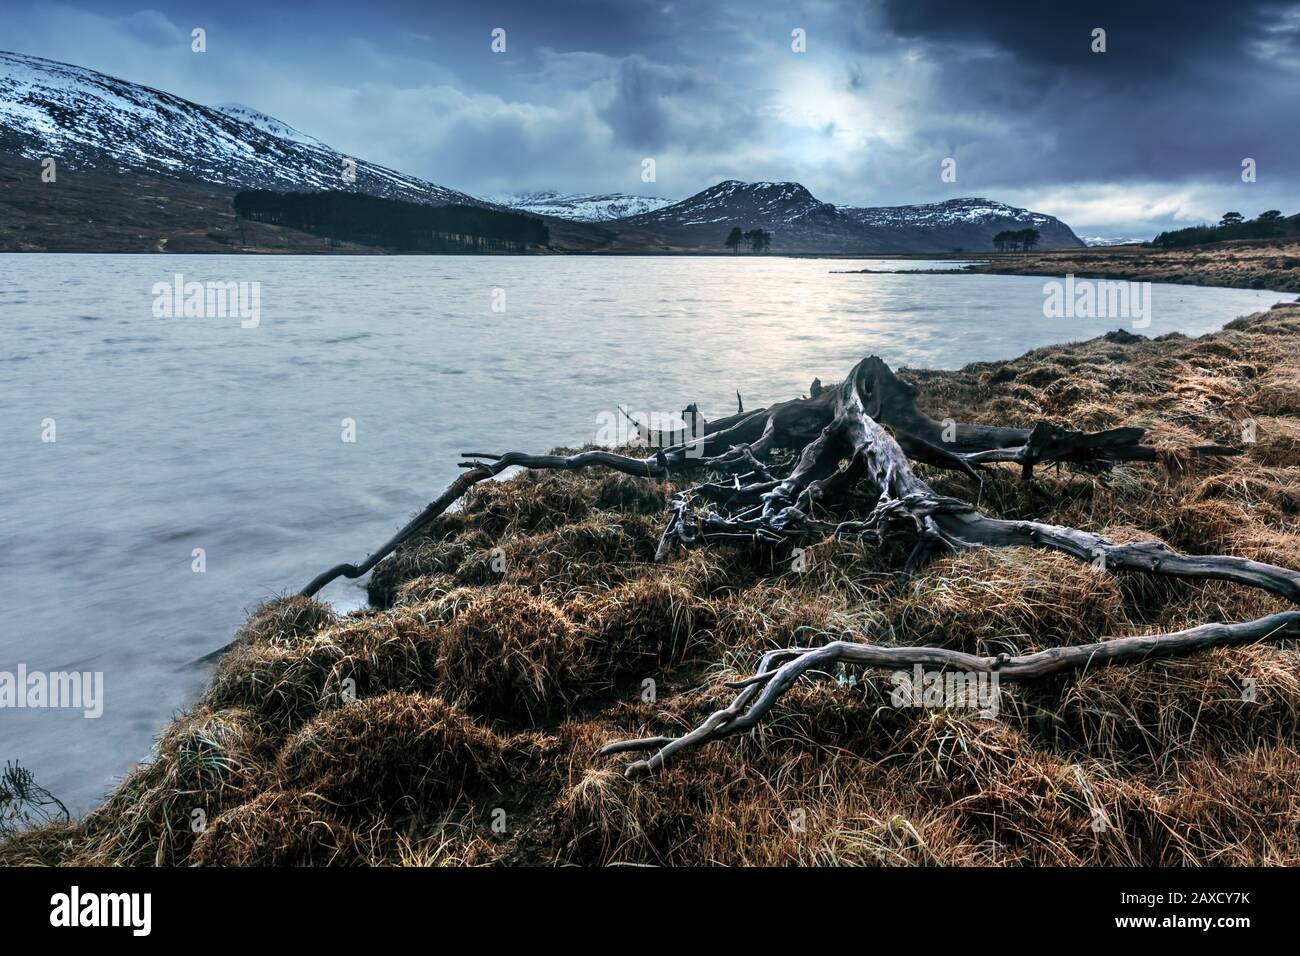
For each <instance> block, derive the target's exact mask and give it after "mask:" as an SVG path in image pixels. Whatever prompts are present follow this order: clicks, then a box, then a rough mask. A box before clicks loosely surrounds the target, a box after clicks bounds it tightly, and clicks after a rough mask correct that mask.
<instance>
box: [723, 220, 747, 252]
mask: <svg viewBox="0 0 1300 956" xmlns="http://www.w3.org/2000/svg"><path fill="white" fill-rule="evenodd" d="M744 238H745V236H744V234H743V233H742V232H741V231H740V227H739V226H732V227H731V232H729V233H727V241H726V243H725V245H726V247H727V248H728V249H730V250H731V251H732V252H736V251H737V250H738V249H739V248H740V243H741V242H742V241H743V240H744Z"/></svg>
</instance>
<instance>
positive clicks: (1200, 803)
mask: <svg viewBox="0 0 1300 956" xmlns="http://www.w3.org/2000/svg"><path fill="white" fill-rule="evenodd" d="M1178 786H1179V789H1178V790H1177V791H1176V792H1175V793H1174V794H1173V795H1172V796H1171V797H1170V799H1169V800H1168V801H1167V810H1168V813H1169V815H1170V816H1171V817H1172V821H1173V825H1172V827H1171V829H1172V831H1173V838H1174V849H1175V851H1176V852H1177V853H1178V854H1179V856H1180V859H1179V862H1181V863H1185V864H1189V865H1197V866H1204V865H1207V864H1208V865H1212V866H1297V865H1300V810H1297V806H1300V754H1298V753H1296V751H1295V750H1294V749H1293V748H1292V747H1290V746H1288V745H1285V744H1277V743H1273V744H1265V745H1261V746H1259V747H1257V748H1254V749H1250V750H1246V751H1244V752H1242V753H1239V754H1235V755H1233V756H1231V757H1229V758H1228V759H1226V760H1224V759H1222V758H1221V757H1219V756H1218V755H1215V754H1205V755H1202V756H1200V757H1197V758H1195V759H1190V760H1188V761H1186V762H1185V763H1184V764H1182V765H1181V766H1180V767H1179V773H1178Z"/></svg>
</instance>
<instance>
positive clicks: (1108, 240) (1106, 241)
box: [1083, 236, 1151, 246]
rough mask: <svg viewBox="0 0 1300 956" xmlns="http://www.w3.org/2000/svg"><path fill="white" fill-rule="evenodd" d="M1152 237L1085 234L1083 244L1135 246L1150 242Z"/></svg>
mask: <svg viewBox="0 0 1300 956" xmlns="http://www.w3.org/2000/svg"><path fill="white" fill-rule="evenodd" d="M1150 241H1151V240H1150V239H1137V238H1134V237H1133V236H1084V237H1083V244H1084V245H1085V246H1134V245H1140V244H1141V243H1144V242H1150Z"/></svg>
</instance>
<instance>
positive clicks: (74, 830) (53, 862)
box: [0, 821, 86, 867]
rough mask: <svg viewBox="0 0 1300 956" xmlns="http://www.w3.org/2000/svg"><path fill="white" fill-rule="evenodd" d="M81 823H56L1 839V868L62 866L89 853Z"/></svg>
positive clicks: (11, 834)
mask: <svg viewBox="0 0 1300 956" xmlns="http://www.w3.org/2000/svg"><path fill="white" fill-rule="evenodd" d="M85 843H86V836H85V833H84V832H83V828H82V826H81V824H80V823H71V822H62V821H60V822H56V823H46V824H44V825H43V826H39V827H32V828H31V829H27V830H19V831H18V832H17V833H10V834H7V835H6V836H5V837H4V839H3V840H0V867H11V866H58V865H60V864H61V863H66V862H72V861H74V860H75V859H76V858H77V857H78V856H79V855H81V854H82V853H84V852H85V849H84V848H85Z"/></svg>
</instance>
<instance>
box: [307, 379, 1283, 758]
mask: <svg viewBox="0 0 1300 956" xmlns="http://www.w3.org/2000/svg"><path fill="white" fill-rule="evenodd" d="M915 396H916V390H915V389H914V388H913V387H912V386H911V385H909V384H908V383H906V382H903V381H902V380H901V379H899V378H898V377H897V376H895V375H894V373H893V372H892V371H891V370H890V369H889V367H888V366H887V365H886V364H885V363H884V362H883V361H881V360H880V359H878V358H875V357H874V356H873V357H870V358H867V359H864V360H863V361H861V362H859V363H858V365H857V366H855V367H854V369H853V371H852V372H851V373H850V374H849V376H848V378H846V379H845V380H844V382H843V383H841V384H840V385H839V386H838V387H836V388H824V387H823V386H822V385H821V382H820V380H817V381H814V382H813V385H812V388H811V389H810V392H809V395H808V397H806V398H798V399H792V400H790V401H786V402H781V403H779V404H776V405H773V406H771V407H769V408H760V409H756V410H754V411H750V412H745V411H743V410H741V411H738V412H737V413H736V414H734V415H731V416H728V417H726V418H722V419H718V420H716V421H712V422H707V423H705V424H704V426H703V428H702V429H700V431H701V432H702V435H701V436H699V437H695V438H693V439H692V440H690V441H687V442H683V443H680V444H677V445H672V446H669V447H666V448H660V449H657V450H655V451H654V453H653V454H651V455H649V456H648V457H645V458H634V457H630V456H626V455H621V454H617V453H615V452H610V451H599V450H597V451H583V452H578V453H577V454H573V455H528V454H523V453H520V452H510V453H507V454H503V455H497V454H487V453H469V454H467V455H466V458H467V459H469V460H467V461H464V462H462V463H461V466H462V467H464V468H466V469H468V470H467V471H465V472H464V473H462V474H461V476H460V477H459V478H458V479H457V480H456V481H455V482H453V483H452V485H451V486H450V487H449V488H448V489H447V490H446V491H445V492H444V493H443V494H442V495H441V496H439V498H438V499H437V500H436V501H434V502H433V503H431V504H430V505H429V506H428V508H426V509H425V511H424V512H422V513H421V514H420V515H419V516H417V517H416V518H415V519H414V520H413V521H412V522H411V523H410V524H408V525H407V526H406V527H405V528H403V529H402V531H400V532H398V534H397V535H395V536H394V537H393V538H392V539H391V540H390V541H389V542H387V543H386V544H385V545H384V547H383V548H381V549H380V550H379V551H377V552H375V554H373V555H371V557H370V558H369V559H368V560H367V561H366V562H365V563H363V564H361V565H350V564H343V565H338V566H337V567H335V568H332V569H330V570H329V571H327V572H325V573H324V574H321V575H319V576H318V577H317V578H315V579H314V580H313V581H312V582H311V583H310V584H309V585H308V586H307V587H306V588H305V589H304V590H303V592H302V593H303V594H306V595H311V594H315V593H316V592H317V591H318V590H319V589H320V588H321V587H323V586H324V585H325V584H327V583H328V582H329V581H331V580H333V579H334V578H336V577H339V576H345V577H358V576H360V575H361V574H364V573H366V572H367V571H369V570H370V569H371V568H373V567H374V566H375V564H377V563H378V562H379V561H380V560H381V559H382V558H383V557H385V556H386V555H387V554H389V553H391V552H392V551H394V550H396V548H397V547H398V546H399V545H400V544H401V543H402V542H403V541H405V540H406V539H408V538H409V537H411V536H412V535H414V534H415V533H416V532H418V531H419V530H420V529H421V528H423V527H425V526H426V525H427V524H428V523H429V522H430V521H431V520H432V519H433V518H435V517H437V515H439V514H442V513H443V512H444V511H446V510H447V509H448V508H449V507H451V505H452V504H453V503H454V502H455V501H456V500H458V499H459V498H460V497H461V496H462V495H463V494H464V493H465V492H466V491H468V490H469V488H470V487H472V486H473V485H474V484H476V483H477V482H479V481H482V480H485V479H488V478H491V477H494V476H496V475H499V474H500V473H501V472H503V471H505V470H506V469H508V468H511V467H522V468H532V469H543V470H564V471H577V470H581V469H585V468H591V467H600V468H607V469H611V470H614V471H619V472H622V473H624V474H628V475H634V476H638V477H644V478H664V477H668V476H670V475H672V476H682V475H688V474H693V473H708V474H712V475H714V476H718V475H724V476H728V477H713V478H711V479H710V480H707V481H704V482H702V483H700V484H698V485H695V486H693V487H690V488H688V489H687V490H685V491H683V492H681V493H679V494H678V495H677V496H676V497H675V498H674V499H673V501H672V502H671V507H670V515H669V518H668V523H667V526H666V527H665V529H664V532H663V535H662V538H661V541H660V546H659V552H658V556H659V557H660V558H663V557H666V556H667V555H668V554H670V553H671V552H673V551H674V550H676V549H678V548H691V547H698V546H701V545H704V544H707V543H710V542H720V541H733V542H737V541H739V542H749V543H758V542H768V543H771V544H779V543H781V542H786V541H792V540H798V539H802V538H818V539H820V538H822V537H825V536H827V535H832V534H833V535H837V536H847V535H851V536H855V537H859V538H865V539H867V540H874V541H877V542H880V541H884V540H886V539H888V538H893V537H901V538H903V539H905V540H908V541H910V542H911V543H912V545H913V548H912V553H911V556H910V558H909V559H908V561H907V564H906V566H905V568H904V573H907V572H910V571H911V570H913V569H914V568H915V567H917V566H918V565H919V564H920V563H921V562H923V561H925V560H926V559H927V558H928V557H930V556H931V555H933V554H935V553H937V552H939V551H942V550H962V549H967V548H976V547H1013V546H1025V547H1037V548H1045V549H1050V550H1055V551H1060V552H1062V553H1064V554H1068V555H1070V556H1071V557H1074V558H1077V559H1079V560H1080V561H1085V562H1089V563H1091V564H1093V565H1094V566H1096V567H1102V568H1104V569H1107V570H1125V571H1138V572H1144V573H1147V574H1153V575H1165V576H1172V577H1179V578H1203V579H1204V578H1212V579H1220V580H1226V581H1232V582H1235V583H1238V584H1244V585H1249V586H1252V587H1258V588H1262V589H1264V590H1266V591H1269V592H1272V593H1274V594H1278V595H1281V596H1283V597H1286V598H1288V599H1289V600H1291V601H1293V602H1296V603H1300V573H1297V572H1296V571H1292V570H1290V569H1287V568H1281V567H1276V566H1273V565H1269V564H1262V563H1260V562H1257V561H1250V560H1247V559H1245V558H1239V557H1231V556H1224V555H1214V556H1205V555H1184V554H1179V553H1176V552H1173V551H1170V550H1169V549H1167V548H1166V547H1165V546H1164V545H1163V544H1161V543H1159V542H1138V543H1132V544H1117V543H1115V542H1112V541H1108V540H1107V539H1105V538H1103V537H1101V536H1100V535H1096V534H1092V533H1090V532H1087V531H1081V530H1078V529H1075V528H1067V527H1061V526H1057V525H1050V524H1044V523H1040V522H1035V521H1008V520H1003V519H998V518H991V517H988V516H987V515H984V514H982V513H981V512H980V511H979V510H977V508H976V507H975V506H974V505H972V504H971V503H969V502H967V501H963V500H961V499H959V498H953V497H950V496H946V495H941V494H939V493H938V492H936V491H935V490H934V489H933V488H931V487H930V486H929V485H928V484H927V483H926V482H925V481H924V480H922V479H921V478H920V477H919V476H918V475H917V474H916V473H915V472H914V471H913V470H912V466H911V463H910V461H909V459H912V460H916V461H920V462H924V463H926V464H929V465H933V466H937V467H941V468H947V469H952V470H955V471H959V472H961V473H963V474H965V475H967V476H968V477H970V478H972V479H974V480H975V481H977V482H980V481H982V477H981V474H980V472H981V470H983V469H984V468H985V466H987V465H988V464H989V463H993V462H1012V463H1015V464H1019V465H1020V466H1021V469H1022V475H1023V476H1024V477H1025V478H1029V477H1031V476H1032V471H1033V468H1034V466H1035V465H1040V464H1047V463H1052V462H1059V463H1066V464H1069V465H1071V466H1075V467H1082V468H1087V469H1094V470H1104V469H1106V468H1109V467H1111V466H1112V465H1114V464H1115V463H1117V462H1121V461H1155V460H1157V458H1158V454H1157V452H1156V450H1155V449H1154V448H1152V447H1151V446H1148V445H1143V444H1141V440H1142V438H1143V436H1144V434H1145V432H1144V430H1143V429H1140V428H1116V429H1110V430H1108V431H1103V432H1094V433H1086V432H1081V431H1074V430H1071V429H1066V428H1062V427H1060V426H1057V425H1053V424H1050V423H1045V422H1044V423H1039V424H1037V425H1035V426H1033V427H1031V428H1007V427H997V426H987V425H972V424H965V423H958V422H953V421H951V420H950V421H947V422H939V421H936V420H935V419H933V418H930V417H929V416H927V415H925V414H924V413H923V412H921V411H920V410H919V409H918V408H917V407H916V403H915ZM693 411H694V407H693V406H692V407H690V408H688V410H687V412H693ZM684 414H685V413H684ZM891 432H892V434H891ZM777 450H784V451H787V452H796V453H797V457H796V458H795V460H794V463H793V466H792V467H790V466H789V465H786V466H782V465H781V464H779V463H777V461H776V460H775V458H774V453H775V452H776V451H777ZM1189 452H1191V453H1192V454H1196V455H1207V456H1218V455H1232V454H1238V453H1239V452H1238V450H1237V449H1233V448H1228V447H1224V446H1218V445H1207V446H1202V447H1199V448H1194V449H1189ZM780 472H785V474H784V475H783V476H782V475H781V474H779V473H780ZM863 502H866V503H867V504H868V505H869V506H870V511H869V512H867V513H866V514H865V516H859V517H856V518H852V519H849V518H846V517H845V515H846V513H849V512H850V511H851V510H853V509H854V508H857V509H858V511H857V513H858V514H859V515H861V512H862V511H863V510H865V509H862V508H861V507H860V506H861V505H862V504H863ZM1297 633H1300V612H1287V613H1286V614H1279V615H1273V616H1271V617H1266V618H1261V619H1259V620H1257V621H1251V622H1247V623H1243V624H1207V625H1203V626H1202V627H1198V628H1193V629H1191V630H1188V631H1181V632H1178V633H1175V634H1163V635H1149V636H1143V637H1125V638H1116V639H1112V640H1108V641H1104V642H1102V643H1099V644H1093V645H1087V646H1084V647H1075V648H1053V649H1051V650H1047V651H1043V652H1040V653H1038V654H1032V655H1028V656H1026V657H1016V658H981V657H975V656H973V655H968V654H960V653H958V652H955V651H948V650H944V649H940V648H929V647H877V646H874V645H870V644H866V643H861V644H860V643H856V642H851V641H834V642H832V643H829V644H826V645H824V646H822V647H816V648H799V649H790V650H781V651H774V652H771V653H769V654H768V655H766V656H765V657H764V658H763V661H762V664H761V665H760V668H759V671H758V673H757V675H756V676H755V677H754V678H751V679H750V680H749V681H746V682H741V684H739V685H734V686H736V687H737V688H738V689H739V690H740V693H739V694H738V695H737V697H736V698H735V700H734V701H733V702H732V703H731V705H729V706H728V707H727V708H725V709H723V710H721V711H718V712H717V713H716V714H714V715H712V716H711V717H710V718H709V719H708V720H706V721H705V722H704V723H703V724H701V725H700V727H698V728H696V729H695V730H694V731H692V732H690V733H688V734H686V735H685V736H683V737H680V738H675V739H674V738H666V737H655V738H648V739H645V740H631V741H620V742H616V743H613V744H611V745H610V746H608V747H606V748H605V750H604V751H603V752H605V753H621V752H625V751H632V750H648V749H653V750H657V751H658V752H657V753H655V754H654V755H653V756H651V757H650V758H649V759H647V760H640V761H637V762H635V763H633V764H631V765H630V766H629V767H628V772H629V773H638V772H642V771H646V770H654V769H657V768H658V767H661V766H662V765H663V762H664V760H665V759H666V758H667V757H669V756H671V755H672V754H673V753H676V752H677V751H679V750H681V749H682V748H684V747H689V746H692V745H695V744H699V743H702V742H705V741H707V740H714V739H717V738H719V737H722V736H726V735H728V734H732V733H736V732H738V731H741V730H744V729H746V728H748V727H752V726H753V724H754V723H755V722H756V721H757V720H759V719H760V718H761V717H762V716H763V714H765V713H766V712H767V711H768V710H770V709H771V706H772V704H773V703H774V702H775V701H776V700H777V698H779V697H780V695H781V694H782V693H784V692H785V690H786V689H788V688H789V687H790V686H791V685H792V684H793V683H794V682H795V681H796V680H797V679H798V678H799V677H800V676H801V675H802V674H804V673H805V672H807V671H808V670H809V669H812V668H815V667H817V666H819V665H824V664H827V663H833V662H843V663H852V664H861V665H866V666H897V665H908V664H916V663H922V664H932V665H935V666H940V667H942V666H955V667H960V668H961V669H963V670H968V671H976V672H978V671H981V670H983V671H988V670H992V669H995V668H996V669H997V672H998V673H999V675H1000V679H1001V680H1032V679H1035V678H1038V677H1042V676H1045V675H1047V674H1051V673H1055V672H1057V671H1060V670H1065V669H1071V668H1077V667H1082V666H1086V665H1088V664H1090V663H1097V664H1102V663H1105V664H1116V663H1133V662H1137V661H1141V660H1145V659H1146V658H1148V657H1151V656H1154V655H1167V654H1184V653H1190V652H1193V651H1197V650H1201V649H1204V648H1207V647H1214V646H1219V645H1225V644H1238V643H1243V642H1247V641H1260V640H1269V639H1274V638H1278V637H1284V636H1286V637H1289V636H1295V635H1296V634H1297Z"/></svg>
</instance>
